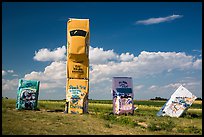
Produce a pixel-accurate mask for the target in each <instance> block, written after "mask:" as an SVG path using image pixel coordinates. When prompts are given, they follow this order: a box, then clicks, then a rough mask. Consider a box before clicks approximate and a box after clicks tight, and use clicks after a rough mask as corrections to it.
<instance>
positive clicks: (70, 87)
mask: <svg viewBox="0 0 204 137" xmlns="http://www.w3.org/2000/svg"><path fill="white" fill-rule="evenodd" d="M69 89H83V90H86V86H82V85H76V86H72V85H70V86H69Z"/></svg>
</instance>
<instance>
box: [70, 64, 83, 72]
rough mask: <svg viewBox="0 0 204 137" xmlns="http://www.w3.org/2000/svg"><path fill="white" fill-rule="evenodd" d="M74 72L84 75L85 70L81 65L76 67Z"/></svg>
mask: <svg viewBox="0 0 204 137" xmlns="http://www.w3.org/2000/svg"><path fill="white" fill-rule="evenodd" d="M72 72H73V73H84V71H83V69H82V68H81V66H79V65H74V67H73V70H72Z"/></svg>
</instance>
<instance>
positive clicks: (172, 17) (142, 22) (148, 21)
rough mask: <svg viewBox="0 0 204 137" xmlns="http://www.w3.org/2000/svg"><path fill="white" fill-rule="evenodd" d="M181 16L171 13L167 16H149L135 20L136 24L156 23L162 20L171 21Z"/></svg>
mask: <svg viewBox="0 0 204 137" xmlns="http://www.w3.org/2000/svg"><path fill="white" fill-rule="evenodd" d="M181 17H183V15H171V16H167V17H159V18H149V19H146V20H139V21H137V22H136V24H144V25H151V24H158V23H162V22H168V21H172V20H175V19H178V18H181Z"/></svg>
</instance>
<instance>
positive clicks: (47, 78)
mask: <svg viewBox="0 0 204 137" xmlns="http://www.w3.org/2000/svg"><path fill="white" fill-rule="evenodd" d="M24 79H26V80H39V81H40V88H41V89H52V88H64V87H65V85H66V62H65V61H59V62H52V63H51V64H50V65H49V66H47V67H46V68H45V70H44V71H43V72H35V71H33V72H31V73H30V74H26V75H25V77H24Z"/></svg>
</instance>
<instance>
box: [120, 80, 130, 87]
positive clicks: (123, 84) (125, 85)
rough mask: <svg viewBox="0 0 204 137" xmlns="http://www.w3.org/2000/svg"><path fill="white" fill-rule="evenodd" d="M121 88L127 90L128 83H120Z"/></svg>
mask: <svg viewBox="0 0 204 137" xmlns="http://www.w3.org/2000/svg"><path fill="white" fill-rule="evenodd" d="M119 86H120V87H121V88H127V87H128V83H127V82H126V81H119Z"/></svg>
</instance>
